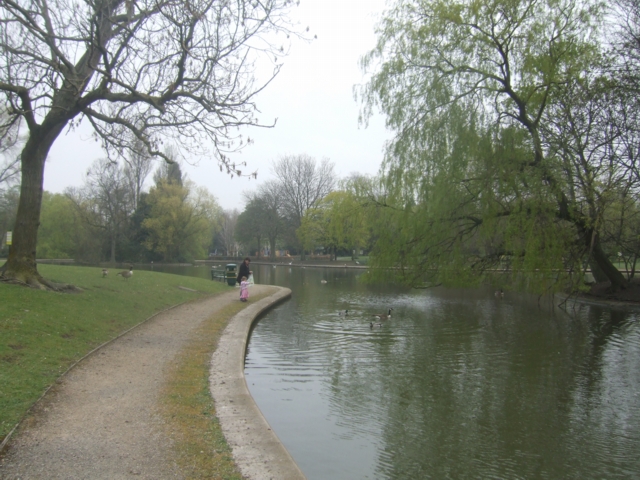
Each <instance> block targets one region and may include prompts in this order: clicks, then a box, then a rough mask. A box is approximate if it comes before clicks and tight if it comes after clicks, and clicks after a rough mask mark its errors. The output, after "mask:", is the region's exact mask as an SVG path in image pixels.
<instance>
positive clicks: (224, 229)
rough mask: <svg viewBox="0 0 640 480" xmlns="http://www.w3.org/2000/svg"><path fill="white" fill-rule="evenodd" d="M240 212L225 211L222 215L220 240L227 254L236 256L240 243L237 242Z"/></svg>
mask: <svg viewBox="0 0 640 480" xmlns="http://www.w3.org/2000/svg"><path fill="white" fill-rule="evenodd" d="M239 215H240V212H238V210H235V209H234V210H225V211H224V212H223V213H222V225H221V229H220V238H221V240H222V245H223V246H224V249H225V251H226V254H227V255H228V256H229V255H234V254H236V252H237V251H238V242H237V241H236V238H235V235H236V225H237V224H238V216H239Z"/></svg>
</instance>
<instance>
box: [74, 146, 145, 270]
mask: <svg viewBox="0 0 640 480" xmlns="http://www.w3.org/2000/svg"><path fill="white" fill-rule="evenodd" d="M127 183H128V182H127V178H126V176H125V175H124V172H123V169H121V168H120V167H119V166H118V164H116V163H114V162H111V161H110V160H109V159H106V158H105V159H101V160H97V161H96V162H94V164H93V165H92V166H91V168H90V169H89V170H88V171H87V183H86V185H85V187H84V188H82V189H80V190H74V189H70V190H69V191H68V192H67V196H68V197H69V198H70V199H71V200H72V201H73V202H74V204H75V205H76V207H77V209H78V212H79V213H80V216H81V218H82V219H83V221H84V222H85V223H86V224H87V225H89V226H91V227H93V228H96V229H98V230H102V231H103V232H104V233H105V234H106V236H107V238H108V240H109V252H110V253H109V261H110V262H111V263H115V262H116V243H117V241H118V237H119V236H120V235H121V234H122V230H123V228H124V226H125V224H126V222H127V220H128V218H129V214H130V213H131V212H132V211H133V210H132V201H131V193H132V192H131V191H130V190H129V188H128V185H127Z"/></svg>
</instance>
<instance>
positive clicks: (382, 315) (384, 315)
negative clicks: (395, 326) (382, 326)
mask: <svg viewBox="0 0 640 480" xmlns="http://www.w3.org/2000/svg"><path fill="white" fill-rule="evenodd" d="M391 310H393V308H390V309H389V312H388V313H376V314H375V315H373V316H374V317H375V318H377V319H379V320H386V319H388V318H391Z"/></svg>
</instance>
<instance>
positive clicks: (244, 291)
mask: <svg viewBox="0 0 640 480" xmlns="http://www.w3.org/2000/svg"><path fill="white" fill-rule="evenodd" d="M248 299H249V282H247V277H242V281H241V282H240V301H241V302H246V301H247V300H248Z"/></svg>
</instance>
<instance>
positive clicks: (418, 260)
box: [360, 0, 634, 291]
mask: <svg viewBox="0 0 640 480" xmlns="http://www.w3.org/2000/svg"><path fill="white" fill-rule="evenodd" d="M604 19H605V10H604V6H603V5H602V4H601V3H598V2H592V1H589V0H584V1H583V0H560V1H556V0H543V1H537V0H481V1H469V0H458V1H449V0H425V1H418V0H400V1H398V2H396V4H395V5H394V6H393V7H392V8H391V9H390V10H389V11H388V12H386V14H385V18H384V19H383V21H382V22H381V24H380V26H379V30H378V44H377V46H376V48H375V49H374V50H373V51H372V52H370V53H369V54H368V55H366V56H365V57H364V58H363V62H362V64H363V67H364V68H365V70H367V71H372V76H371V80H370V81H369V83H368V84H367V85H366V86H365V87H364V88H363V89H362V90H361V91H360V94H361V98H362V100H363V102H364V110H363V114H364V116H365V118H366V117H367V116H368V115H370V114H371V113H372V112H373V110H374V109H375V108H379V109H381V110H382V112H383V113H384V114H386V117H387V125H388V126H389V127H390V128H392V129H393V130H394V131H395V132H396V136H395V138H394V140H393V141H392V142H391V143H390V145H389V147H388V150H387V153H386V157H385V162H384V165H383V167H384V173H385V178H386V182H387V187H388V189H389V196H388V197H387V198H386V199H385V201H384V202H382V203H380V204H378V209H379V211H380V214H379V215H378V216H377V218H378V219H379V220H380V228H379V229H377V231H379V232H380V238H379V241H378V244H377V249H376V253H377V259H378V265H379V266H391V265H395V266H400V267H401V268H400V269H399V270H397V271H398V272H399V273H400V276H401V277H402V278H403V279H404V281H406V282H407V283H409V284H413V285H423V284H425V282H426V283H433V282H435V283H440V282H445V283H469V282H474V281H478V280H479V279H481V278H482V275H483V273H484V272H487V271H489V270H494V269H496V268H499V269H500V270H503V271H508V272H516V273H526V276H518V275H516V276H514V277H513V278H514V279H523V281H524V278H525V277H526V282H527V284H528V285H529V287H530V288H534V289H535V290H538V291H546V290H548V289H558V288H565V287H566V286H567V283H568V282H569V283H571V282H574V283H577V282H578V281H580V280H581V278H582V274H583V272H584V270H583V266H584V264H585V262H586V263H588V264H589V265H590V266H591V268H592V271H593V273H594V275H595V276H596V279H598V280H608V281H610V282H611V283H612V285H613V287H614V288H624V287H625V286H626V280H625V278H624V277H623V276H622V275H621V274H620V272H619V271H618V270H617V269H616V268H615V267H614V266H613V264H612V262H611V260H610V258H609V256H608V255H607V254H606V252H605V251H604V250H603V239H602V233H603V232H602V225H603V221H602V219H603V217H604V216H605V215H606V208H607V205H608V202H606V201H604V200H605V199H606V198H609V197H611V196H612V195H616V194H617V191H618V188H619V187H620V186H621V185H623V184H627V185H628V184H629V180H630V178H631V177H630V175H631V172H632V170H631V169H629V168H624V162H623V159H624V152H623V149H622V147H621V141H622V138H623V136H625V135H626V137H625V138H627V139H629V138H630V137H629V133H630V129H633V128H634V127H633V126H631V125H630V124H631V123H633V122H627V123H626V124H625V125H623V124H622V123H624V122H622V123H621V116H620V115H619V112H620V107H621V106H622V104H623V103H624V102H622V101H621V98H622V97H620V96H617V95H616V94H615V92H619V91H620V89H619V86H618V85H616V82H615V81H614V78H612V76H611V75H610V74H609V73H608V72H609V70H608V69H609V66H610V62H611V56H610V55H608V53H609V52H607V51H606V45H602V43H601V39H602V36H603V33H604V30H603V25H604V23H603V22H604ZM615 125H618V126H620V128H612V127H613V126H615ZM625 129H626V130H627V131H626V132H625ZM389 226H393V228H389Z"/></svg>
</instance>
